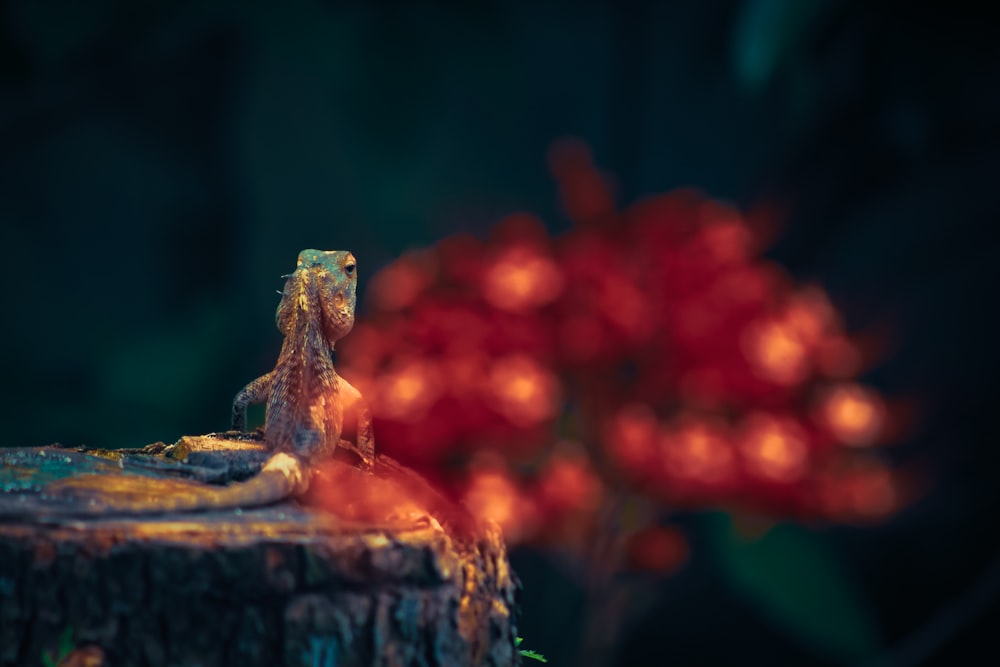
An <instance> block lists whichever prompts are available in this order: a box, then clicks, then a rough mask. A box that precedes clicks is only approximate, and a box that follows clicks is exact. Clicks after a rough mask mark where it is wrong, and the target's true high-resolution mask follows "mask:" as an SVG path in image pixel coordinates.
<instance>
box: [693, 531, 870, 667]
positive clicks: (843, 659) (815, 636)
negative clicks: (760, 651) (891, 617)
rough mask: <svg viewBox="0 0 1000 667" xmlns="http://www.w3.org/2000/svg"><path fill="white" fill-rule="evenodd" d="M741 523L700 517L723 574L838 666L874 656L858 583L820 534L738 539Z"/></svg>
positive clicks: (779, 533) (786, 533)
mask: <svg viewBox="0 0 1000 667" xmlns="http://www.w3.org/2000/svg"><path fill="white" fill-rule="evenodd" d="M738 521H739V517H738V516H737V517H735V518H734V517H731V516H729V515H727V514H723V513H714V514H707V515H705V516H704V517H703V529H704V531H705V533H706V535H707V537H708V541H709V544H710V545H711V546H712V551H713V556H714V557H715V559H716V561H717V562H718V564H719V568H720V570H721V572H722V573H723V575H724V576H725V577H726V578H727V579H728V580H729V581H730V582H731V583H732V585H733V586H735V587H736V588H737V590H739V591H740V592H741V593H742V594H743V595H745V596H746V597H747V598H748V599H749V600H750V601H751V602H752V603H753V605H754V606H755V607H756V608H758V609H760V610H761V611H762V612H763V613H764V614H765V615H766V616H767V617H768V618H769V619H771V621H772V622H773V623H775V624H776V625H778V626H779V627H780V628H782V629H783V630H785V631H786V632H787V633H788V634H789V635H790V636H792V637H795V638H797V639H798V640H799V641H802V642H804V643H805V644H806V645H807V646H809V647H811V648H815V649H816V650H818V652H820V653H821V654H824V655H828V656H830V657H831V658H833V659H834V660H836V661H837V662H838V663H844V664H846V663H849V664H855V663H857V662H858V661H860V660H862V659H866V658H871V657H872V656H873V655H875V654H877V652H878V650H879V648H880V642H879V639H878V629H877V623H876V621H875V618H874V617H873V614H872V612H871V609H870V607H869V605H868V603H867V601H866V600H865V596H864V594H863V593H862V592H861V591H860V590H859V587H858V584H857V582H856V581H855V580H854V579H853V577H852V576H851V574H850V573H849V572H848V571H846V570H845V568H844V567H843V565H842V564H841V563H840V562H839V561H838V559H837V558H836V557H835V556H834V555H833V554H832V553H831V552H830V550H829V549H828V547H827V546H826V544H825V540H823V539H822V538H821V537H820V536H818V535H817V534H815V533H814V532H813V531H810V530H809V529H806V528H803V527H799V526H794V525H790V524H784V523H781V524H776V525H773V526H770V527H766V528H765V529H764V531H763V534H759V535H750V536H747V535H743V534H741V532H740V530H739V528H738V526H739V523H738Z"/></svg>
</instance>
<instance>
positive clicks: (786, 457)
mask: <svg viewBox="0 0 1000 667" xmlns="http://www.w3.org/2000/svg"><path fill="white" fill-rule="evenodd" d="M739 447H740V453H741V454H742V455H743V460H744V463H745V464H746V467H747V470H748V471H749V472H750V473H751V474H753V475H755V476H757V477H762V478H764V479H768V480H772V481H775V482H792V481H795V480H798V479H800V478H801V477H802V475H803V474H805V471H806V464H807V462H808V454H809V450H808V446H807V444H806V434H805V431H804V430H803V429H802V428H801V427H800V426H798V425H797V424H795V423H794V422H792V421H790V420H781V419H778V418H776V417H773V416H771V415H767V414H763V413H755V414H752V415H750V416H749V417H748V418H747V420H746V421H745V422H744V425H743V433H742V437H741V438H740V445H739Z"/></svg>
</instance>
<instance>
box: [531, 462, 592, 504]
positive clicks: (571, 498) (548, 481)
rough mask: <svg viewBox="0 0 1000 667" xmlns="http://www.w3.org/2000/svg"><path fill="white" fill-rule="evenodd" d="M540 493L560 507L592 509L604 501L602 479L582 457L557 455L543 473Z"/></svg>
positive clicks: (547, 501)
mask: <svg viewBox="0 0 1000 667" xmlns="http://www.w3.org/2000/svg"><path fill="white" fill-rule="evenodd" d="M538 491H539V495H540V496H541V498H542V500H543V501H544V502H545V503H547V504H548V505H549V506H551V507H553V508H554V509H557V510H583V511H593V510H594V509H596V508H597V506H598V504H599V503H600V500H601V492H602V487H601V482H600V480H599V479H598V478H597V476H596V475H595V474H594V472H593V471H592V470H591V469H590V466H589V465H588V464H587V459H586V458H584V457H583V456H572V457H570V456H555V457H553V459H552V460H551V461H550V462H549V465H548V468H547V469H546V470H545V472H544V473H543V474H542V477H541V479H540V481H539V484H538Z"/></svg>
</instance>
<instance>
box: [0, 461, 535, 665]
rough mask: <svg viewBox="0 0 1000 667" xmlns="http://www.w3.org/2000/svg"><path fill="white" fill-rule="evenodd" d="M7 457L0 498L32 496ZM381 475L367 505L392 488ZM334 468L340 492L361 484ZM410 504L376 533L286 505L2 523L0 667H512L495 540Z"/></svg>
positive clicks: (505, 579)
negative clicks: (65, 657) (53, 660)
mask: <svg viewBox="0 0 1000 667" xmlns="http://www.w3.org/2000/svg"><path fill="white" fill-rule="evenodd" d="M190 444H191V442H190V441H189V442H188V445H189V446H190ZM196 444H197V443H196ZM195 448H196V449H197V448H198V447H197V446H196V447H195ZM206 448H207V447H203V448H202V449H206ZM167 449H169V448H167ZM175 449H176V448H175ZM22 451H25V450H22ZM149 451H152V450H148V449H147V452H149ZM53 452H60V453H64V450H54V449H51V448H50V451H49V452H47V453H46V454H47V456H52V453H53ZM74 456H75V454H74V455H72V456H67V457H65V459H64V462H67V461H69V462H73V461H75V459H74ZM147 456H148V454H147ZM89 458H90V459H92V458H93V457H89ZM188 458H190V456H188ZM196 458H197V457H196ZM202 458H204V457H202ZM208 458H209V459H211V458H212V457H211V456H208ZM30 459H31V457H30V456H29V457H27V460H30ZM12 460H13V459H12V456H11V450H7V452H6V453H5V458H4V469H3V470H2V471H0V472H3V473H4V475H3V478H2V479H3V482H4V486H5V487H6V493H5V494H0V495H5V496H7V500H8V505H9V504H10V503H9V501H10V499H11V496H13V495H25V494H28V495H36V496H38V497H41V495H40V494H42V492H44V484H42V485H35V486H32V485H30V484H25V483H24V479H25V473H26V472H27V473H29V476H30V474H31V473H32V470H31V469H30V466H28V465H22V467H21V469H18V468H17V466H15V465H14V464H13V463H11V461H12ZM240 460H241V461H243V459H242V458H241V459H240ZM92 462H93V463H94V464H95V466H96V467H98V468H99V467H101V466H102V465H104V462H103V461H92ZM244 462H245V461H244ZM130 465H131V464H130ZM144 465H145V466H146V468H147V469H155V468H157V467H158V466H160V463H150V462H149V461H145V462H144ZM241 465H242V463H241ZM394 465H395V464H391V465H389V466H388V469H390V470H393V472H391V474H390V473H387V474H386V475H383V476H382V478H381V479H380V480H378V481H377V482H376V483H375V484H374V488H375V490H376V491H377V493H378V494H379V495H380V496H384V495H385V493H386V490H387V489H389V488H390V487H391V488H399V487H400V482H399V481H398V480H397V479H391V478H392V476H393V475H397V474H398V473H400V470H401V469H398V466H397V469H392V466H394ZM336 466H339V467H335V469H334V470H333V473H332V474H334V481H336V482H338V483H341V484H340V486H341V488H347V489H349V490H350V489H351V488H352V487H351V486H350V484H359V483H360V484H364V485H366V486H365V487H364V488H369V487H372V486H373V484H372V483H370V482H371V480H372V479H373V478H372V476H370V475H369V476H367V477H364V478H360V477H357V475H361V474H362V473H356V472H355V471H353V468H350V466H348V465H345V464H342V463H338V464H336ZM115 467H118V468H119V469H123V468H121V467H120V466H117V465H116V466H115ZM167 467H170V465H167ZM35 473H37V471H35ZM38 474H39V476H40V477H44V475H43V474H40V473H38ZM143 474H148V472H147V473H143ZM200 475H201V473H197V476H200ZM337 475H340V476H339V477H337ZM345 475H346V476H345ZM15 478H17V479H20V480H21V482H20V483H14V482H12V481H11V480H12V479H15ZM411 479H412V478H411ZM378 484H382V485H383V486H381V487H380V486H378ZM387 484H388V485H390V486H385V485H387ZM393 485H394V486H393ZM403 486H405V484H404V485H403ZM339 501H342V498H338V500H337V502H339ZM438 501H439V499H438V500H435V501H434V502H435V503H437V502H438ZM429 504H431V505H433V504H434V503H429ZM422 505H423V507H424V509H427V511H426V512H421V511H409V512H399V513H396V514H395V515H394V516H392V517H388V518H386V520H384V521H378V520H373V518H372V515H371V513H370V512H369V513H368V514H365V512H364V511H359V510H358V509H357V508H356V507H353V506H352V508H351V509H350V511H349V512H348V513H346V514H345V513H341V514H339V515H338V514H337V513H334V512H330V511H327V510H325V509H317V508H310V507H304V506H302V505H300V504H299V503H298V502H296V501H287V502H284V503H281V504H279V505H274V506H271V507H266V508H258V509H253V510H238V509H234V510H230V511H218V512H206V513H199V514H174V515H169V514H168V515H163V516H151V517H138V518H136V517H122V516H119V517H115V516H102V515H94V516H75V517H74V516H60V515H58V514H49V515H34V516H33V515H31V514H30V513H29V512H22V513H21V514H20V516H17V513H15V512H7V513H6V514H4V513H2V512H0V665H39V664H42V656H43V655H45V654H49V655H54V654H56V652H57V650H58V648H57V647H58V644H59V642H60V638H61V637H62V638H64V640H65V637H66V636H68V637H69V640H70V642H71V643H72V644H73V645H74V646H76V647H78V648H79V649H88V650H89V647H91V646H97V647H100V648H101V649H102V650H103V653H104V656H105V661H106V662H104V663H100V662H93V663H91V664H107V665H114V666H115V667H118V666H127V665H149V666H158V665H186V666H196V665H206V666H207V665H234V666H235V665H240V666H251V665H267V666H274V665H288V666H292V665H295V666H299V665H302V666H305V667H346V666H348V665H426V666H428V667H430V666H435V665H455V666H457V665H510V664H515V663H516V662H517V661H518V654H517V651H516V649H515V648H514V635H515V632H516V630H515V616H516V599H515V595H516V588H517V584H516V580H515V578H514V576H513V575H512V573H511V571H510V568H509V564H508V561H507V556H506V552H505V549H504V545H503V541H502V539H501V536H500V534H499V531H498V530H497V529H496V528H495V527H494V526H483V525H477V524H474V523H466V524H465V528H460V527H458V526H459V524H461V523H462V521H458V522H456V521H455V517H456V516H464V515H462V514H461V513H460V511H459V510H457V509H455V508H450V509H449V510H448V511H442V508H441V507H440V506H437V507H430V508H428V507H427V506H428V503H422ZM0 509H2V508H0ZM377 509H378V508H377ZM383 509H384V508H383ZM463 520H464V519H463ZM469 526H472V529H471V530H470V529H468V527H469ZM64 643H65V641H64ZM79 655H80V656H84V655H98V658H99V657H100V656H99V652H95V651H92V650H91V653H89V654H87V653H86V652H85V651H82V650H81V651H80V652H79ZM79 664H85V663H83V662H81V663H79Z"/></svg>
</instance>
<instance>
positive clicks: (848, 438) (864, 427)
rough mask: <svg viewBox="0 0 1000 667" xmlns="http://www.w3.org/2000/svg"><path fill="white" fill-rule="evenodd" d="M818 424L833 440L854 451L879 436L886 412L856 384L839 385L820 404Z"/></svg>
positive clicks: (877, 398)
mask: <svg viewBox="0 0 1000 667" xmlns="http://www.w3.org/2000/svg"><path fill="white" fill-rule="evenodd" d="M819 415H820V420H821V421H822V423H823V425H824V426H825V427H826V428H827V429H828V430H829V431H830V433H832V434H833V436H834V437H835V438H837V440H839V441H840V442H843V443H844V444H847V445H852V446H854V447H865V446H868V445H871V444H873V443H874V442H875V441H876V440H877V439H878V437H879V436H880V435H881V434H882V428H883V426H884V425H885V418H886V410H885V404H884V403H883V402H882V399H881V397H880V396H879V395H878V394H877V393H876V392H875V391H873V390H871V389H866V388H865V387H862V386H861V385H858V384H853V383H852V384H841V385H838V386H836V387H834V388H832V389H830V390H829V391H827V392H826V395H825V396H824V397H823V398H822V400H821V401H820V408H819Z"/></svg>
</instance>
